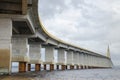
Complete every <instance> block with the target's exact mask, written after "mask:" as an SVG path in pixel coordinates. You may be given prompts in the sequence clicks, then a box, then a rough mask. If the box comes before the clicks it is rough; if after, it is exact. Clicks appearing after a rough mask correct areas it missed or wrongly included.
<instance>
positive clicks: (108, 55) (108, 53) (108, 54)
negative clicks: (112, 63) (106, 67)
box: [107, 45, 111, 58]
mask: <svg viewBox="0 0 120 80" xmlns="http://www.w3.org/2000/svg"><path fill="white" fill-rule="evenodd" d="M107 57H108V58H111V57H110V49H109V45H108V48H107Z"/></svg>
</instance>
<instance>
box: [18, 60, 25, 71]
mask: <svg viewBox="0 0 120 80" xmlns="http://www.w3.org/2000/svg"><path fill="white" fill-rule="evenodd" d="M19 72H26V62H19Z"/></svg>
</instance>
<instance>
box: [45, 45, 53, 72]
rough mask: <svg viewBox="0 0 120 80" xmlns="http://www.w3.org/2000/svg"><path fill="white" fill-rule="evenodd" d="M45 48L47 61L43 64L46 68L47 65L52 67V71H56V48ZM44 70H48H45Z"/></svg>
mask: <svg viewBox="0 0 120 80" xmlns="http://www.w3.org/2000/svg"><path fill="white" fill-rule="evenodd" d="M44 47H45V61H44V62H43V64H44V67H46V65H47V64H49V65H50V67H49V68H50V71H52V70H54V47H53V46H49V45H48V46H44ZM44 70H46V69H45V68H44Z"/></svg>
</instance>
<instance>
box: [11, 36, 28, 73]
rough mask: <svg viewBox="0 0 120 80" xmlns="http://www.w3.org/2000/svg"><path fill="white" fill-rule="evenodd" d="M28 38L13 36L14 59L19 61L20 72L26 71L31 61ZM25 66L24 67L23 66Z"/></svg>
mask: <svg viewBox="0 0 120 80" xmlns="http://www.w3.org/2000/svg"><path fill="white" fill-rule="evenodd" d="M27 53H28V40H27V38H21V37H19V38H18V37H17V38H12V61H13V62H19V72H25V70H26V63H27V62H29V56H28V54H27ZM22 67H23V68H22Z"/></svg>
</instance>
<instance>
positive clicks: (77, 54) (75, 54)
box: [73, 52, 79, 65]
mask: <svg viewBox="0 0 120 80" xmlns="http://www.w3.org/2000/svg"><path fill="white" fill-rule="evenodd" d="M73 63H74V65H79V52H74V54H73Z"/></svg>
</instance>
